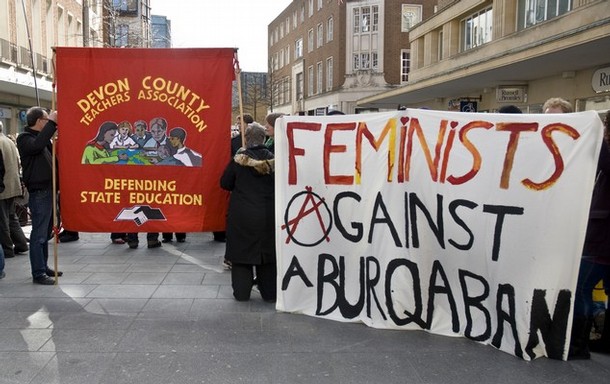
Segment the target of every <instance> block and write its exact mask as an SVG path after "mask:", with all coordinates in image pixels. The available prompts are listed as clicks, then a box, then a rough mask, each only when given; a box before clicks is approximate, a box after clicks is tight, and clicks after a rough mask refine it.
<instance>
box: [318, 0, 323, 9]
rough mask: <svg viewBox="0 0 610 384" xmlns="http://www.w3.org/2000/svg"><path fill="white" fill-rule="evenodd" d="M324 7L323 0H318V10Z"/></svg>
mask: <svg viewBox="0 0 610 384" xmlns="http://www.w3.org/2000/svg"><path fill="white" fill-rule="evenodd" d="M320 9H322V0H318V10H320Z"/></svg>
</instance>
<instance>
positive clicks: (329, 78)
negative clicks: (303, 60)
mask: <svg viewBox="0 0 610 384" xmlns="http://www.w3.org/2000/svg"><path fill="white" fill-rule="evenodd" d="M332 89H333V58H332V57H329V58H328V59H326V90H327V91H332Z"/></svg>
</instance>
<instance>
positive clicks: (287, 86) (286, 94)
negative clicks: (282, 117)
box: [284, 76, 290, 103]
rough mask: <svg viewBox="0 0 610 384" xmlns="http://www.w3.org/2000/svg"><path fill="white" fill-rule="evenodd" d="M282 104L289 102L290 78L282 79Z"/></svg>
mask: <svg viewBox="0 0 610 384" xmlns="http://www.w3.org/2000/svg"><path fill="white" fill-rule="evenodd" d="M284 102H285V103H289V102H290V78H289V77H288V76H286V77H285V78H284Z"/></svg>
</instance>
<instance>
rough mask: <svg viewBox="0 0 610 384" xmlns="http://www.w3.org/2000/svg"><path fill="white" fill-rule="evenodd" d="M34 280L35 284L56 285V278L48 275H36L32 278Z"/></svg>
mask: <svg viewBox="0 0 610 384" xmlns="http://www.w3.org/2000/svg"><path fill="white" fill-rule="evenodd" d="M32 282H33V283H34V284H40V285H55V279H52V278H50V277H49V276H47V275H42V276H39V277H34V278H33V279H32Z"/></svg>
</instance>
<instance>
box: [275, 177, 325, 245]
mask: <svg viewBox="0 0 610 384" xmlns="http://www.w3.org/2000/svg"><path fill="white" fill-rule="evenodd" d="M299 203H300V204H301V205H300V208H299V209H298V212H297V213H296V215H291V213H293V214H294V212H291V207H292V206H293V205H294V206H295V207H298V205H297V204H299ZM322 208H323V209H322ZM312 216H313V219H312ZM301 224H304V225H301ZM299 225H301V227H303V226H305V228H302V229H301V231H300V232H299V238H300V239H301V240H298V239H297V228H298V227H299ZM316 226H318V227H319V231H318V230H317V228H316ZM332 226H333V218H332V215H331V212H330V209H329V208H328V206H327V205H326V202H325V201H324V198H323V197H320V196H319V195H318V194H316V193H314V192H312V188H311V187H305V190H304V191H301V192H299V193H297V194H296V195H294V196H293V197H292V199H290V201H289V202H288V206H287V207H286V211H285V212H284V224H283V225H282V229H285V230H286V233H287V234H288V237H286V244H288V243H289V242H290V241H293V242H294V243H295V244H298V245H300V246H303V247H313V246H315V245H318V244H320V243H321V242H322V241H324V240H326V241H327V242H329V241H330V238H329V237H328V234H329V233H330V230H331V228H332Z"/></svg>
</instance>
